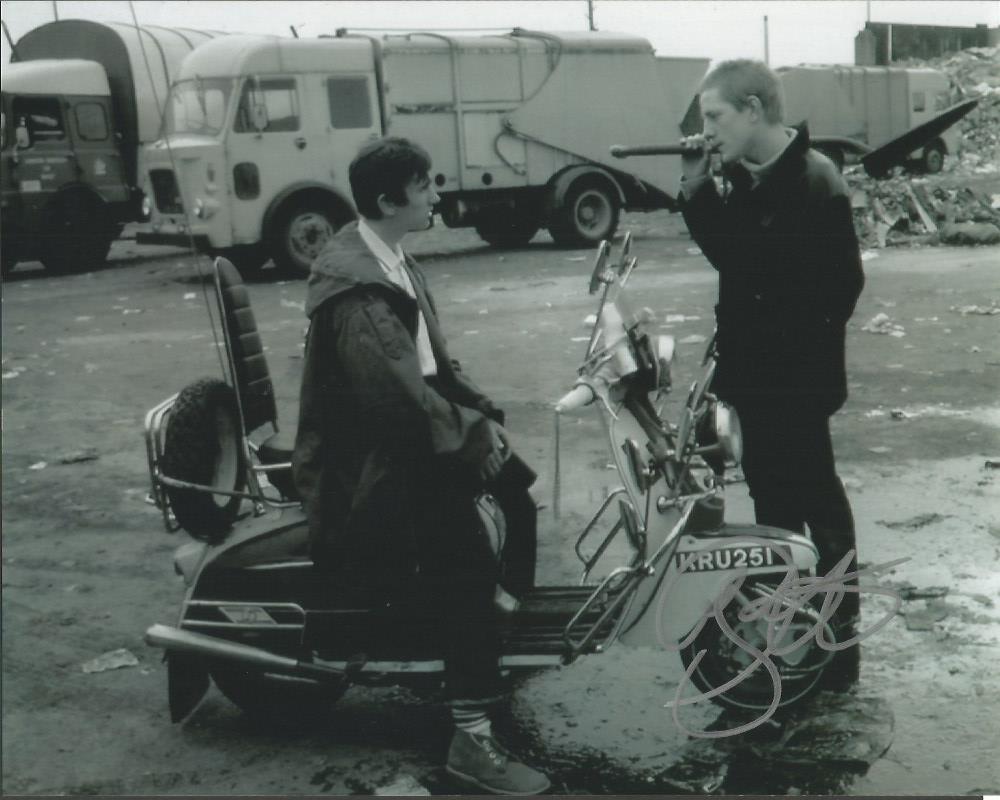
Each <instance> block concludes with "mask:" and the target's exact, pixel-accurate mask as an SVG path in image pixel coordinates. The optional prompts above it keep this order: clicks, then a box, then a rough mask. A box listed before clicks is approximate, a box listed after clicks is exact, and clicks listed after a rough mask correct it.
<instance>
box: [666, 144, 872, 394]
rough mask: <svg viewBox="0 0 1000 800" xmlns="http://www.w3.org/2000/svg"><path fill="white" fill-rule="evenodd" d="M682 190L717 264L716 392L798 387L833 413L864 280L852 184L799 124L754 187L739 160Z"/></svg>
mask: <svg viewBox="0 0 1000 800" xmlns="http://www.w3.org/2000/svg"><path fill="white" fill-rule="evenodd" d="M726 177H727V179H728V181H729V182H730V186H731V188H730V190H729V191H728V192H727V193H726V194H725V196H721V195H720V194H719V192H718V190H717V187H716V185H715V183H714V181H712V180H705V181H703V182H702V183H701V184H700V185H698V186H697V188H694V189H693V191H692V192H691V196H690V197H682V200H681V203H682V212H683V215H684V220H685V222H686V223H687V226H688V230H689V231H690V233H691V236H692V238H693V239H694V240H695V241H696V242H697V243H698V245H699V247H701V250H702V252H703V253H704V254H705V256H706V257H707V258H708V260H709V262H710V263H711V264H712V266H713V267H715V269H716V270H718V272H719V301H718V305H717V306H716V307H715V312H716V320H717V323H718V354H719V360H718V369H717V372H716V375H715V380H714V383H713V386H714V391H715V392H716V393H717V394H718V395H719V396H720V397H721V398H723V399H725V400H728V401H730V402H733V403H735V404H737V405H739V403H741V402H752V401H764V402H767V401H768V400H769V399H773V398H775V397H779V396H780V397H786V398H787V397H799V398H801V399H802V400H803V401H804V402H806V403H807V404H809V405H810V406H811V407H813V408H816V409H817V410H821V411H823V412H824V413H826V414H832V413H833V412H834V411H836V410H837V409H838V408H840V407H841V406H842V405H843V403H844V401H845V400H846V398H847V377H846V372H845V363H844V362H845V326H846V324H847V320H848V319H849V318H850V317H851V315H852V314H853V313H854V307H855V304H856V302H857V299H858V296H859V295H860V293H861V289H862V287H863V285H864V274H863V272H862V268H861V255H860V252H859V249H858V240H857V236H856V234H855V232H854V225H853V220H852V213H851V203H850V197H849V194H848V190H847V186H846V184H845V183H844V180H843V178H842V176H841V175H840V173H839V172H838V171H837V168H836V167H835V166H834V164H833V162H831V161H830V160H829V159H828V158H826V157H825V156H823V155H821V154H820V153H817V152H816V151H815V150H811V149H810V148H809V132H808V130H807V129H806V127H805V125H802V126H800V127H799V128H798V129H797V130H796V134H795V137H794V139H793V140H792V142H791V143H790V144H789V145H788V146H787V147H786V149H785V150H784V152H783V153H782V154H781V155H780V156H779V157H778V159H777V161H776V163H775V164H774V166H773V167H772V168H771V170H770V171H769V172H768V173H767V174H766V175H765V176H764V177H763V179H762V180H761V182H760V183H759V184H758V185H757V186H752V183H753V181H752V178H751V176H750V174H749V172H748V171H747V169H746V168H745V167H743V166H742V165H739V164H737V165H735V166H733V167H731V168H729V169H728V171H727V175H726Z"/></svg>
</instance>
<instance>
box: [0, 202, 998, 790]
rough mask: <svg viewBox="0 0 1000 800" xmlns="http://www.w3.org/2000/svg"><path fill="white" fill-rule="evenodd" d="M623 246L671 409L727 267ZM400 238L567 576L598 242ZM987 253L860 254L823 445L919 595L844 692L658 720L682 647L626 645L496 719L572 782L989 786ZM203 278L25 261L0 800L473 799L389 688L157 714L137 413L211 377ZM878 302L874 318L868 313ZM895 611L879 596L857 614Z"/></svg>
mask: <svg viewBox="0 0 1000 800" xmlns="http://www.w3.org/2000/svg"><path fill="white" fill-rule="evenodd" d="M994 191H995V190H994ZM622 229H631V230H632V231H633V232H634V234H635V237H636V241H635V252H636V254H637V255H638V256H639V258H640V266H639V268H638V271H637V272H636V273H635V276H634V278H633V286H634V289H635V290H636V291H635V293H636V294H637V295H641V297H642V301H643V303H644V304H646V305H648V306H649V307H650V308H651V309H653V311H654V312H655V314H656V316H657V320H658V324H659V326H660V329H661V330H662V331H663V332H665V333H672V334H673V335H675V336H676V338H677V340H678V343H679V344H678V362H677V364H676V367H675V377H676V383H675V385H676V386H677V387H678V390H677V392H676V394H678V395H682V394H684V393H685V390H684V387H686V386H687V385H688V383H689V382H690V381H691V380H692V378H693V376H694V375H695V374H696V371H697V369H698V361H699V359H700V356H701V353H702V350H703V348H704V340H705V338H706V337H708V336H710V335H711V331H712V324H713V322H712V305H713V302H714V294H715V274H714V272H713V271H712V270H711V269H710V268H709V267H708V265H707V264H706V262H705V259H704V257H703V256H702V255H701V254H700V253H699V252H698V251H697V248H695V247H694V245H693V243H692V242H691V241H690V239H689V238H688V237H687V234H686V232H685V230H684V227H683V223H682V221H681V220H680V219H679V217H677V216H672V215H669V214H666V213H657V214H650V215H627V216H626V218H625V219H624V221H623V225H622ZM409 248H410V250H411V251H412V252H413V253H414V254H416V255H417V256H418V257H419V258H420V259H421V260H422V262H423V263H424V264H425V265H426V266H427V272H428V274H429V277H430V280H431V282H432V285H433V287H434V289H435V292H436V297H437V301H438V304H439V307H440V309H441V312H442V315H443V319H444V324H445V329H446V332H447V334H448V335H449V339H450V344H451V348H452V350H453V352H454V354H455V355H456V356H457V357H458V358H460V359H461V360H462V361H463V363H464V364H465V365H466V368H467V370H468V371H469V372H470V373H471V374H472V375H473V376H474V377H475V379H476V380H477V382H478V383H480V384H481V385H482V386H483V387H484V388H485V389H487V390H488V391H489V392H490V394H491V395H492V396H493V397H494V398H495V399H496V401H497V402H498V404H499V405H501V406H502V407H504V408H505V409H506V410H507V412H508V419H509V429H510V431H511V434H512V437H513V438H514V442H515V445H516V446H517V448H518V449H519V450H520V451H521V452H522V453H523V455H524V456H525V457H526V458H527V459H528V460H529V461H531V462H532V463H533V464H534V465H535V466H536V468H537V469H538V472H539V473H540V479H539V482H538V484H537V486H536V497H537V498H538V499H539V501H540V502H542V503H543V504H544V505H545V508H544V509H543V510H542V511H541V517H540V519H541V548H540V555H539V559H540V563H539V566H540V577H541V578H542V579H544V580H546V581H553V582H566V581H575V580H576V579H577V578H578V575H579V569H578V564H577V562H576V561H575V557H574V556H573V553H572V542H573V541H574V540H575V536H576V535H577V533H578V532H579V530H580V526H581V525H582V524H583V522H584V521H585V520H586V518H587V517H589V515H590V514H591V513H592V511H593V510H594V509H595V508H596V506H597V505H598V503H599V502H600V501H601V499H602V498H603V497H604V494H605V492H606V491H607V490H608V489H609V488H611V487H613V486H614V485H615V475H614V473H613V472H612V471H611V470H609V469H608V457H607V452H606V450H605V447H604V443H603V439H602V437H601V434H600V429H599V427H598V424H597V421H596V419H592V418H591V417H592V415H591V414H582V415H580V416H576V417H573V418H570V419H566V420H564V421H563V423H562V426H561V436H560V439H561V466H562V475H561V494H562V496H561V508H562V512H563V513H562V514H561V516H560V518H559V519H558V520H556V519H554V517H553V513H552V489H553V465H554V448H553V433H554V423H553V415H552V412H551V404H552V402H553V401H554V400H555V399H556V398H558V397H559V396H560V395H561V394H562V393H563V392H564V391H565V390H566V389H567V388H568V387H569V386H570V385H571V383H572V380H573V377H574V375H575V368H576V366H577V362H578V360H579V358H580V356H581V353H582V350H583V348H584V346H585V343H584V342H581V341H578V339H579V337H581V336H583V335H584V334H585V332H586V331H585V329H584V328H583V326H582V320H583V318H584V317H585V316H586V315H587V314H589V313H591V312H592V311H593V305H594V303H593V299H592V298H590V297H589V296H588V295H587V293H586V282H587V276H588V274H589V271H590V268H591V253H590V252H588V251H584V250H579V251H567V250H559V249H556V248H554V247H553V246H552V245H551V243H550V242H549V240H548V237H547V236H546V235H544V234H540V235H539V236H537V237H536V241H535V242H534V243H533V244H531V245H530V246H529V247H526V248H523V249H520V250H516V251H509V252H502V253H501V252H497V251H494V250H491V249H489V248H487V247H485V246H484V245H482V244H481V243H480V242H479V241H478V240H477V239H476V237H475V236H474V234H472V233H470V232H468V231H452V230H445V229H442V228H437V229H435V230H434V231H431V232H429V233H426V234H423V235H420V236H414V237H413V238H412V240H411V241H410V242H409ZM998 264H1000V248H996V247H992V248H975V249H959V248H944V247H938V248H923V249H921V248H916V249H894V248H889V249H884V250H880V251H877V253H876V254H875V256H874V257H872V255H871V254H868V255H867V258H866V261H865V269H866V273H867V280H868V283H867V286H866V289H865V292H864V294H863V296H862V298H861V301H860V303H859V306H858V310H857V313H856V314H855V316H854V318H853V320H852V322H851V324H850V328H849V333H848V353H849V355H848V358H849V376H850V382H851V398H850V400H849V401H848V404H847V405H846V407H845V408H844V409H843V411H842V412H840V413H839V414H838V415H837V417H836V418H835V420H834V425H833V427H834V437H835V445H836V449H837V455H838V461H839V465H840V471H841V475H842V477H843V479H844V481H845V484H846V486H847V488H848V493H849V495H850V497H851V501H852V503H853V506H854V511H855V515H856V517H857V523H858V540H859V548H860V554H861V561H862V562H863V563H867V564H871V565H874V564H881V563H884V562H887V561H890V560H893V559H897V558H904V557H905V558H908V559H909V560H908V561H906V562H905V563H903V564H901V565H899V566H898V567H896V568H895V569H894V570H893V571H892V572H891V573H890V574H888V575H885V576H883V577H882V578H880V579H879V582H880V584H881V585H884V586H890V587H893V588H895V589H896V591H897V592H899V594H900V596H901V597H902V598H903V604H902V607H901V610H900V613H899V614H897V615H896V616H895V617H894V618H893V619H892V620H891V621H890V622H889V623H888V625H887V626H886V627H885V628H884V629H883V630H881V631H879V632H878V633H876V634H874V635H872V636H870V637H869V638H867V639H866V640H865V641H864V642H863V643H862V644H861V650H862V671H861V684H860V688H859V690H858V691H857V693H856V694H855V695H852V696H849V697H846V698H839V697H833V696H821V697H820V698H818V699H817V701H816V702H815V703H814V704H813V705H812V706H809V707H808V708H805V709H803V710H802V711H800V712H799V713H798V714H796V715H795V716H794V717H793V718H792V719H789V720H785V721H784V722H783V724H782V725H781V726H780V727H779V726H763V727H762V728H761V729H759V730H758V731H756V732H755V733H753V734H746V735H742V736H739V737H732V738H728V739H722V740H716V741H714V742H710V741H707V740H701V739H691V738H688V737H687V736H685V735H684V734H683V733H681V732H680V731H679V730H678V729H677V728H676V726H675V725H674V723H673V721H672V719H671V717H670V712H669V710H668V709H665V708H663V705H664V704H665V703H666V702H667V701H668V700H670V699H671V697H672V696H673V693H674V690H675V688H676V685H677V682H678V680H679V678H680V677H681V674H682V672H681V669H680V661H679V658H678V657H677V655H676V654H673V653H664V652H653V651H629V650H626V649H624V648H618V647H615V648H612V649H611V650H610V651H609V652H607V653H606V654H604V655H600V656H591V657H587V658H585V659H583V660H582V661H580V662H578V663H577V664H574V665H572V666H570V667H566V668H563V669H559V670H554V671H551V672H547V673H544V674H540V675H538V676H537V677H534V678H532V679H530V680H528V681H527V682H526V683H525V684H524V685H523V686H522V687H521V688H520V690H519V691H518V693H517V695H516V697H515V700H514V702H513V704H512V706H511V708H510V711H509V713H508V714H506V715H504V717H503V718H502V719H501V720H500V723H499V728H500V729H501V730H502V731H503V732H504V734H505V735H506V737H507V739H508V741H509V743H510V744H511V745H512V746H513V747H514V748H515V749H518V750H520V751H522V752H525V753H526V754H529V755H530V758H531V759H533V761H534V762H535V763H537V764H538V765H539V766H540V767H542V768H544V769H545V770H546V771H547V772H548V773H549V774H550V775H551V777H552V779H553V784H554V787H555V789H554V791H557V792H568V793H594V794H600V793H626V792H634V793H665V792H691V793H713V792H714V793H722V792H724V793H753V792H774V793H787V794H800V793H809V792H838V793H846V794H870V795H873V794H907V793H920V794H964V793H974V794H980V793H994V794H995V793H998V792H1000V772H998V767H997V761H996V759H995V755H996V753H997V752H998V751H1000V733H998V728H997V725H996V720H997V718H998V717H1000V683H998V682H997V680H996V663H997V661H998V659H1000V577H998V576H1000V502H998V501H1000V402H998V391H997V390H998V386H1000V314H992V313H988V312H989V310H990V308H991V307H995V304H996V302H997V301H1000V273H998ZM206 290H207V287H206V285H205V284H204V283H203V282H202V281H201V280H200V279H199V277H198V273H197V270H196V268H195V266H194V262H193V261H192V260H191V259H190V258H188V257H187V256H185V255H184V254H182V253H180V252H179V251H170V250H167V249H155V248H146V249H140V248H138V247H136V246H135V245H134V244H133V243H130V242H128V241H122V242H118V243H116V244H115V246H114V248H113V251H112V260H111V262H110V264H109V265H108V266H107V267H106V268H104V269H102V270H98V271H95V272H91V273H87V274H80V275H70V276H64V277H49V276H47V275H46V274H45V273H44V272H43V271H41V269H40V268H39V267H38V265H21V266H19V267H18V268H17V270H15V271H14V273H13V274H12V275H11V276H10V277H9V279H8V280H7V281H6V282H5V283H4V286H3V787H2V788H3V792H4V793H5V794H57V793H65V794H95V793H99V794H129V795H141V794H233V793H240V794H281V795H288V794H343V793H348V794H349V793H373V792H375V791H376V790H378V789H379V788H380V787H386V786H393V787H394V789H395V792H396V793H401V792H402V793H406V792H409V793H413V792H418V791H421V790H426V791H432V792H434V793H449V792H455V791H460V787H456V786H454V785H451V784H449V783H448V782H447V780H446V779H445V776H444V775H443V772H442V770H441V769H440V766H439V765H440V762H441V761H442V759H443V755H444V750H445V747H446V744H447V737H448V732H449V723H448V717H447V713H446V710H445V708H444V707H443V706H442V705H440V704H439V703H436V702H433V701H427V700H426V699H424V698H418V697H415V696H413V695H411V694H410V693H408V692H406V691H403V690H398V689H379V690H363V689H352V690H351V691H350V692H349V693H348V694H347V696H345V697H344V698H343V700H342V701H341V702H340V703H339V704H338V705H337V706H336V708H335V710H334V712H333V714H332V715H331V716H330V718H329V720H328V721H327V722H326V724H324V725H323V726H321V727H320V728H318V729H317V728H311V729H308V730H294V729H291V730H289V729H280V730H278V729H274V728H273V727H272V726H267V725H261V724H259V723H255V722H253V721H251V720H250V719H248V718H246V717H245V716H243V715H242V714H241V713H240V712H239V711H238V710H237V709H236V708H235V707H234V706H233V705H231V704H230V703H229V702H228V701H227V700H226V699H225V698H224V697H222V696H221V694H220V693H219V692H218V691H217V690H216V689H214V688H213V689H212V690H211V691H210V693H209V695H208V696H207V697H206V699H205V701H204V702H203V703H202V705H201V706H200V708H199V709H198V710H197V711H196V712H195V713H194V714H193V715H192V717H191V718H190V719H189V720H188V721H187V722H186V723H184V724H183V725H171V723H170V722H169V720H168V716H167V709H166V675H165V669H164V666H163V664H162V663H161V660H160V653H159V652H158V651H153V650H150V649H149V648H147V647H146V646H145V645H144V643H143V632H144V631H145V629H146V627H148V625H150V624H151V623H153V622H165V623H172V622H173V621H174V620H175V618H176V613H177V609H178V602H179V599H180V597H181V586H180V585H179V579H178V578H177V577H176V576H175V575H174V572H173V565H172V559H171V554H172V551H173V550H174V548H175V547H177V546H178V545H179V544H181V543H182V542H183V541H184V540H185V538H184V534H183V533H180V534H177V535H175V536H173V537H171V536H168V535H167V534H165V533H164V532H163V530H162V526H161V524H160V518H159V512H158V511H157V510H156V509H155V508H153V507H152V506H150V505H149V504H148V503H147V502H146V495H147V492H148V490H149V487H148V478H147V471H146V463H145V453H144V446H143V443H142V436H141V432H142V421H143V415H144V413H145V411H146V410H147V409H148V408H149V407H151V406H152V405H154V404H155V403H156V402H158V401H159V400H161V399H163V398H164V397H166V396H168V395H170V394H172V393H174V392H176V391H178V390H179V389H180V388H181V387H183V386H184V385H186V384H187V383H189V382H191V381H193V380H195V379H197V378H199V377H201V376H205V375H219V374H220V360H219V348H218V343H217V341H216V340H215V338H214V337H213V332H212V330H211V328H210V327H209V324H208V316H207V300H208V298H207V295H206ZM250 292H251V298H252V302H253V307H254V311H255V313H256V315H257V319H258V322H259V324H260V327H261V331H262V336H263V339H264V342H265V344H266V346H267V356H268V360H269V364H270V370H271V374H272V376H273V378H274V380H275V384H276V386H277V391H278V398H279V406H280V419H281V420H282V421H283V423H284V425H285V426H286V427H291V426H294V423H295V418H296V403H297V392H298V376H299V372H300V369H301V364H302V342H303V332H304V329H305V320H304V317H303V313H302V304H303V296H304V284H303V283H302V282H295V281H292V282H282V281H277V280H275V279H273V278H268V277H266V272H265V278H264V279H262V280H260V281H257V282H255V283H253V284H252V285H251V286H250ZM879 314H884V315H886V316H887V317H888V321H886V320H884V319H882V320H880V321H879V322H878V323H876V324H874V325H867V323H869V322H870V321H871V320H873V318H875V317H876V316H877V315H879ZM866 326H867V327H868V328H870V329H871V330H864V328H865V327H866ZM873 331H883V333H878V332H873ZM677 402H678V398H677V397H674V398H673V401H672V403H671V404H670V405H668V408H669V410H670V411H669V413H671V414H673V413H674V412H675V411H676V408H677ZM727 502H728V506H729V516H730V518H731V519H750V518H751V516H752V515H751V509H750V504H749V501H748V498H747V497H746V490H745V488H744V487H743V486H741V485H736V486H733V487H731V488H730V489H729V490H728V497H727ZM891 605H892V600H891V598H888V597H885V596H876V595H873V594H871V595H866V596H865V597H864V599H863V610H864V613H865V616H866V618H867V619H875V618H877V617H878V616H880V615H881V614H884V613H886V612H887V611H888V610H889V609H890V608H891ZM122 649H123V650H125V651H127V652H126V653H123V654H119V658H118V660H117V662H115V661H113V660H112V661H110V662H107V661H105V662H98V663H97V664H92V663H91V662H92V661H93V660H94V659H97V658H99V657H101V656H102V655H104V654H107V653H112V652H114V651H117V650H122ZM129 654H131V656H134V658H130V657H129ZM109 663H110V664H114V663H120V664H121V666H119V667H118V668H113V669H102V667H107V666H109ZM84 665H87V668H86V669H85V668H84ZM88 670H93V671H88ZM719 717H720V712H719V710H718V709H715V708H713V707H711V706H708V705H705V706H696V707H694V708H692V709H690V710H688V711H687V712H686V716H685V721H686V722H687V723H688V724H689V725H691V726H693V727H706V726H708V725H714V726H716V727H728V726H727V725H726V724H725V719H722V720H720V719H719Z"/></svg>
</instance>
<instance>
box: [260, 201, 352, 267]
mask: <svg viewBox="0 0 1000 800" xmlns="http://www.w3.org/2000/svg"><path fill="white" fill-rule="evenodd" d="M342 225H343V222H339V223H338V221H337V220H336V219H335V218H334V215H333V212H332V210H331V209H329V208H323V207H322V206H321V205H320V204H319V203H316V202H309V201H305V202H299V203H293V204H292V205H290V206H289V207H288V208H287V209H284V210H282V211H281V212H280V213H279V215H278V218H277V219H276V220H275V223H274V228H273V230H272V232H271V236H270V242H269V245H270V250H271V255H272V256H273V257H274V263H275V266H277V267H278V269H280V270H281V271H282V272H283V273H285V274H286V275H290V276H292V277H296V278H305V277H307V276H308V275H309V269H310V268H311V267H312V262H313V260H314V259H315V258H316V256H318V255H319V254H320V251H321V250H322V249H323V247H324V246H325V245H326V243H327V242H328V241H329V240H330V238H331V237H332V236H333V234H334V233H336V232H337V230H338V229H339V228H340V227H341V226H342Z"/></svg>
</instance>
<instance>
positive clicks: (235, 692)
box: [209, 662, 347, 727]
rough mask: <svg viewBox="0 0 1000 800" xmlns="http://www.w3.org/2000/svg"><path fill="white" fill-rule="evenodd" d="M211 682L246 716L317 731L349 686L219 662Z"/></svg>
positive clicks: (214, 665)
mask: <svg viewBox="0 0 1000 800" xmlns="http://www.w3.org/2000/svg"><path fill="white" fill-rule="evenodd" d="M209 672H210V673H211V675H212V680H213V681H215V685H216V686H218V687H219V690H220V691H221V692H222V693H223V694H224V695H225V696H226V698H227V699H228V700H229V701H230V702H231V703H233V704H234V705H235V706H237V707H238V708H239V709H240V710H241V711H243V713H244V714H246V715H247V716H249V717H253V718H255V719H259V720H261V721H263V722H267V723H277V724H279V725H284V726H296V727H315V726H317V725H319V724H321V723H323V722H324V721H325V720H326V719H327V717H328V716H329V713H330V710H331V709H332V708H333V704H334V703H336V702H337V701H338V700H339V699H340V698H341V697H342V696H343V695H344V692H345V691H346V690H347V686H346V684H338V683H321V682H319V681H314V680H309V679H306V678H298V677H292V676H286V675H273V674H270V673H262V672H255V671H251V670H247V669H244V668H243V667H241V666H239V665H238V664H226V663H223V662H219V663H216V664H213V665H212V666H211V667H210V668H209Z"/></svg>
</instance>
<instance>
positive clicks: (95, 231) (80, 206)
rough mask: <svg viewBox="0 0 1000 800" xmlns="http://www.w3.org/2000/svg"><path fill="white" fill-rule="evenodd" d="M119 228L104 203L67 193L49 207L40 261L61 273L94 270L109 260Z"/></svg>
mask: <svg viewBox="0 0 1000 800" xmlns="http://www.w3.org/2000/svg"><path fill="white" fill-rule="evenodd" d="M116 230H117V228H116V226H115V225H114V224H113V223H112V221H111V219H110V215H109V213H108V209H107V206H105V204H104V203H103V202H101V201H100V200H98V199H97V198H94V197H91V196H90V195H87V194H84V193H83V192H67V193H66V194H63V195H60V196H59V197H57V198H55V199H54V200H53V201H52V203H51V204H50V205H49V207H48V209H47V210H46V214H45V221H44V223H43V229H42V235H43V238H42V242H41V247H40V250H41V252H40V255H39V260H40V261H41V262H42V263H43V264H44V265H45V268H46V269H48V270H50V271H51V272H56V273H60V274H61V273H67V272H82V271H84V270H88V269H94V268H96V267H99V266H101V265H102V264H103V263H104V261H105V260H106V259H107V257H108V250H109V249H110V248H111V242H112V241H114V239H115V237H116V233H115V232H116Z"/></svg>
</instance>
